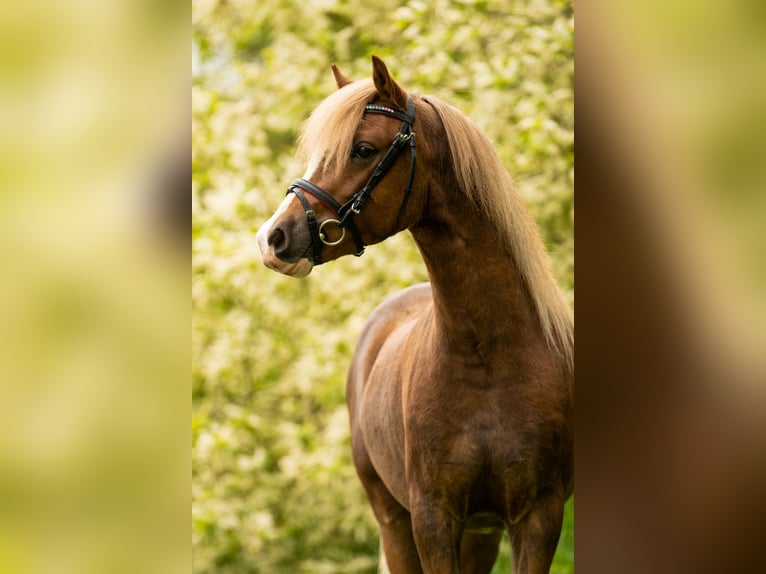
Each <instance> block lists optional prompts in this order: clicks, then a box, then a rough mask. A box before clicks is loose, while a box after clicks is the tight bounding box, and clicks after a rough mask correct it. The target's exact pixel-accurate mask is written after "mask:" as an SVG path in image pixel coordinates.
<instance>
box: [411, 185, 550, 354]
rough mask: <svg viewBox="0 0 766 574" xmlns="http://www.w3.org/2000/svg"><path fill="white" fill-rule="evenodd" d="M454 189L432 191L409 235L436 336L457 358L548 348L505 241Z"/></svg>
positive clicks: (446, 187) (438, 187)
mask: <svg viewBox="0 0 766 574" xmlns="http://www.w3.org/2000/svg"><path fill="white" fill-rule="evenodd" d="M450 189H451V190H454V189H455V187H454V184H449V183H448V184H447V185H433V186H432V189H431V190H430V191H429V198H428V205H427V206H426V208H425V211H424V213H423V216H422V217H421V219H420V220H419V222H418V223H417V224H416V225H415V226H413V227H412V228H411V233H412V235H413V237H414V239H415V242H416V243H417V245H418V247H419V249H420V252H421V254H422V256H423V259H424V262H425V264H426V268H427V269H428V274H429V278H430V280H431V286H432V291H433V298H434V321H435V327H436V331H437V335H438V337H439V338H440V340H441V341H442V342H443V343H445V344H446V345H447V347H448V350H449V352H450V353H452V354H456V355H461V354H465V355H470V356H473V357H475V355H476V353H477V352H478V354H479V355H480V356H481V358H482V359H484V360H491V359H492V357H495V358H498V357H503V356H506V357H507V356H509V354H513V353H514V351H515V350H521V348H522V347H524V348H526V349H527V350H528V349H529V348H530V347H529V345H535V344H540V345H545V340H544V335H543V334H542V329H541V328H540V323H539V319H538V316H537V313H536V311H535V309H534V306H533V304H532V301H531V300H530V297H529V294H528V291H527V288H526V286H525V283H524V280H523V278H522V277H521V275H520V274H519V272H518V269H517V265H516V262H515V261H514V257H513V255H512V254H511V251H510V247H509V246H508V245H507V241H506V239H505V238H504V237H502V236H501V235H500V233H499V232H498V231H497V230H496V229H495V228H494V226H493V225H492V224H491V223H490V221H489V219H488V218H487V216H486V215H485V214H483V213H481V212H480V210H479V209H477V208H476V207H475V206H474V205H473V204H472V203H471V201H470V200H469V199H468V198H467V197H466V196H465V195H464V194H462V193H460V192H456V191H452V192H447V191H445V190H450Z"/></svg>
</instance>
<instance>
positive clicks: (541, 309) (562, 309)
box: [299, 80, 574, 367]
mask: <svg viewBox="0 0 766 574" xmlns="http://www.w3.org/2000/svg"><path fill="white" fill-rule="evenodd" d="M374 95H375V86H374V85H373V82H372V80H361V81H358V82H354V83H352V84H348V85H347V86H345V87H344V88H342V89H340V90H337V91H336V92H334V93H333V94H332V95H331V96H329V97H328V98H327V99H325V100H324V101H323V102H322V103H321V104H320V105H319V107H317V108H316V110H314V113H313V114H312V115H311V117H310V118H309V120H308V121H307V122H306V125H305V126H304V128H303V130H302V132H301V135H300V138H299V154H300V155H301V157H302V158H303V159H304V161H306V162H308V163H309V164H310V165H312V164H313V165H314V166H315V167H322V168H325V169H329V170H332V171H335V172H336V173H338V172H340V171H341V170H343V169H344V167H345V165H346V162H347V161H348V158H350V157H351V147H352V145H353V141H354V134H355V133H356V131H357V129H358V127H359V122H360V121H361V119H362V116H363V115H364V106H365V105H366V104H367V103H369V102H370V101H371V100H372V99H373V97H374ZM424 99H425V100H427V101H428V102H429V103H430V104H431V105H432V106H433V107H434V109H435V110H436V112H437V113H438V115H439V117H440V119H441V121H442V124H443V125H444V129H445V131H446V134H447V145H448V147H449V149H450V153H451V155H452V164H453V167H454V170H455V174H456V176H457V178H458V182H459V184H460V186H461V188H462V189H463V190H464V192H465V193H466V195H468V197H469V198H470V199H471V200H472V201H473V202H474V203H475V204H476V205H477V206H478V207H479V208H480V209H481V210H482V211H483V212H484V213H485V214H486V215H487V217H488V218H489V219H490V221H491V222H492V223H493V225H494V226H495V227H496V228H497V230H498V232H499V233H500V234H501V236H502V237H503V238H505V241H506V242H507V244H508V246H509V247H510V249H511V252H512V254H513V256H514V260H515V262H516V265H517V268H518V270H519V273H521V276H522V277H523V279H524V281H525V283H526V285H527V288H528V291H529V295H530V297H531V298H532V301H533V303H534V306H535V309H536V310H537V314H538V316H539V318H540V324H541V326H542V328H543V332H544V334H545V337H546V339H547V341H548V343H549V344H550V345H551V347H552V348H554V349H555V350H556V351H558V352H559V353H560V354H561V355H562V356H563V357H564V359H565V361H566V362H567V364H568V365H569V366H570V367H571V366H572V363H573V354H574V351H573V347H574V325H573V322H572V317H571V313H570V310H569V307H568V305H567V303H566V302H565V301H564V299H563V297H562V295H561V292H560V290H559V288H558V286H557V285H556V281H555V280H554V278H553V275H552V274H551V271H550V268H549V267H548V256H547V254H546V252H545V248H544V246H543V242H542V240H541V238H540V235H539V231H538V228H537V226H536V225H535V222H534V221H533V220H532V217H531V216H530V214H529V212H528V211H527V209H526V207H525V205H524V203H523V202H522V200H521V197H520V196H519V193H518V191H517V190H516V188H515V187H514V185H513V183H512V182H511V179H510V177H509V176H508V172H507V171H506V170H505V167H504V166H503V164H502V162H501V161H500V159H499V158H498V157H497V154H496V153H495V150H494V148H493V147H492V144H491V143H490V142H489V139H487V137H486V136H485V135H484V134H483V133H482V132H481V131H480V130H479V129H478V128H477V127H476V125H475V124H474V123H473V122H472V121H471V120H470V119H468V118H467V117H466V116H465V115H464V114H463V113H462V112H460V111H459V110H457V109H455V108H454V107H452V106H450V105H449V104H446V103H445V102H443V101H441V100H440V99H438V98H436V97H433V96H427V97H425V98H424ZM419 137H423V136H419Z"/></svg>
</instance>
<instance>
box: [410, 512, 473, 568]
mask: <svg viewBox="0 0 766 574" xmlns="http://www.w3.org/2000/svg"><path fill="white" fill-rule="evenodd" d="M411 511H412V532H413V535H414V536H415V543H416V544H417V548H418V553H419V554H420V561H421V563H422V565H423V572H424V573H425V574H460V558H459V552H460V541H461V539H462V534H463V527H462V525H461V524H460V523H459V522H458V521H457V520H455V519H454V518H453V517H452V516H451V515H450V514H449V513H448V512H447V511H445V510H444V509H443V508H440V507H438V506H436V505H434V504H430V503H422V502H413V504H412V508H411Z"/></svg>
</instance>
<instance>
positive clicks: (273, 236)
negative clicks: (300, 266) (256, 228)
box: [267, 227, 285, 251]
mask: <svg viewBox="0 0 766 574" xmlns="http://www.w3.org/2000/svg"><path fill="white" fill-rule="evenodd" d="M267 241H268V242H269V245H271V246H272V247H274V250H275V251H279V249H280V247H284V243H285V232H284V231H282V228H281V227H275V228H274V229H272V230H271V232H270V233H269V237H268V238H267Z"/></svg>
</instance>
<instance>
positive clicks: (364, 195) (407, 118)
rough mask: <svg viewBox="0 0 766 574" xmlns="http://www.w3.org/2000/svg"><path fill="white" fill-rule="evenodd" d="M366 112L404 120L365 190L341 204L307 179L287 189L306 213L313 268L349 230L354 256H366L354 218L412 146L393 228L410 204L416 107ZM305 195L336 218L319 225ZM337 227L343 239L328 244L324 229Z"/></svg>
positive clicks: (409, 102) (409, 101)
mask: <svg viewBox="0 0 766 574" xmlns="http://www.w3.org/2000/svg"><path fill="white" fill-rule="evenodd" d="M364 111H365V112H366V113H371V114H384V115H387V116H391V117H393V118H397V119H400V120H402V125H401V127H400V128H399V133H397V134H396V136H395V137H394V141H392V142H391V146H390V147H389V148H388V151H387V152H386V155H385V156H383V159H382V160H380V163H378V165H377V166H375V171H373V172H372V175H371V176H370V179H368V180H367V183H366V184H365V185H364V187H363V188H362V189H360V190H359V191H357V192H356V193H355V194H354V195H353V196H352V197H351V199H349V200H348V201H347V202H346V203H344V204H343V205H341V204H340V203H338V202H337V201H336V200H335V198H334V197H332V196H331V195H330V194H329V193H327V192H326V191H325V190H323V189H322V188H321V187H319V186H318V185H316V184H314V183H311V182H310V181H309V180H307V179H303V178H299V179H296V180H293V182H292V183H291V184H290V187H289V188H288V189H287V193H288V194H290V193H294V194H295V195H296V197H297V198H298V200H299V201H300V202H301V205H302V206H303V209H304V211H305V212H306V221H307V223H308V226H309V231H310V232H311V245H312V249H311V252H312V258H313V262H314V265H320V264H321V263H322V248H323V246H324V245H328V246H332V245H338V244H339V243H340V242H341V241H343V239H345V237H346V228H347V227H348V228H349V229H350V230H351V235H352V236H353V238H354V243H356V252H355V253H354V255H356V256H357V257H359V256H360V255H361V254H362V253H364V243H362V234H361V233H360V232H359V228H358V227H357V226H356V223H355V221H354V217H355V216H356V215H359V213H360V212H361V210H362V208H363V207H364V204H365V203H367V200H368V199H369V198H370V195H372V190H373V189H374V188H375V186H376V185H378V183H380V180H381V179H383V178H384V177H385V175H386V174H387V173H388V172H389V171H390V170H391V168H392V167H393V165H394V162H396V159H397V158H398V157H399V155H400V154H401V153H402V151H403V150H404V146H405V145H406V144H407V143H409V146H410V176H409V180H408V181H407V188H406V189H405V190H404V197H403V198H402V204H401V205H400V206H399V213H397V215H396V223H395V224H394V229H397V228H398V227H399V223H400V222H401V218H402V215H403V214H404V210H405V209H406V208H407V202H408V201H409V198H410V192H411V191H412V180H413V178H414V176H415V132H413V131H412V124H413V122H414V121H415V104H414V102H413V101H412V96H409V97H408V98H407V111H406V112H400V111H398V110H394V109H392V108H389V107H386V106H381V105H377V104H368V105H367V106H365V108H364ZM304 192H305V193H308V194H309V195H312V196H314V197H315V198H316V199H317V200H319V202H320V203H321V204H322V205H324V206H325V207H326V208H327V209H329V210H330V211H331V212H332V213H334V214H335V218H331V219H325V220H324V221H323V222H322V223H321V224H320V223H318V222H317V218H316V213H315V212H314V210H313V209H312V208H311V205H310V204H309V202H308V200H307V199H306V196H305V195H304ZM333 223H334V224H335V225H337V226H338V227H339V228H340V229H341V236H340V238H339V239H336V240H335V241H329V240H328V238H327V235H326V233H325V232H324V228H325V226H326V225H328V224H333Z"/></svg>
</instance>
